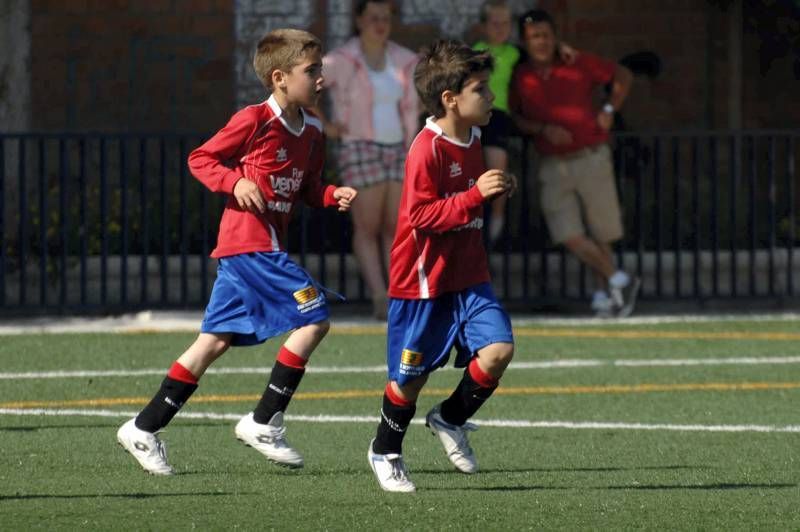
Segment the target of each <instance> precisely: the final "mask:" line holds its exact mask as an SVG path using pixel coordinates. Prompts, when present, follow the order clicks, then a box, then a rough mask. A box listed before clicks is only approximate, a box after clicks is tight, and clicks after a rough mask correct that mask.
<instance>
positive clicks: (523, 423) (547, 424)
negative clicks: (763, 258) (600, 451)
mask: <svg viewBox="0 0 800 532" xmlns="http://www.w3.org/2000/svg"><path fill="white" fill-rule="evenodd" d="M136 414H138V412H133V411H115V410H75V409H43V408H29V409H27V408H20V409H17V408H0V415H4V416H57V417H63V416H83V417H111V418H121V419H125V418H131V417H133V416H135V415H136ZM178 417H180V418H182V419H215V420H225V421H237V420H239V419H240V418H241V415H240V414H218V413H213V412H181V413H180V414H178ZM286 419H287V420H288V421H296V422H306V423H369V424H375V423H378V421H379V418H378V416H327V415H318V416H292V415H288V416H286ZM412 423H413V424H415V425H422V424H424V423H425V420H424V419H421V418H417V419H414V420H412ZM474 423H475V424H476V425H478V426H483V427H499V428H514V429H572V430H663V431H673V432H762V433H764V432H765V433H800V425H785V426H776V425H677V424H672V423H624V422H615V421H529V420H524V419H517V420H514V419H476V420H474Z"/></svg>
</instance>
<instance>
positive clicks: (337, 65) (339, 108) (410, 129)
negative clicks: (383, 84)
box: [322, 37, 419, 148]
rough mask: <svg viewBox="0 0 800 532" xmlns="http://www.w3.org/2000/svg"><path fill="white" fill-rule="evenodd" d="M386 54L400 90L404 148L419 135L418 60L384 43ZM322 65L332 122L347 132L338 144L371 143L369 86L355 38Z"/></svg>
mask: <svg viewBox="0 0 800 532" xmlns="http://www.w3.org/2000/svg"><path fill="white" fill-rule="evenodd" d="M386 50H387V54H388V56H389V62H390V63H391V64H392V67H393V68H394V69H396V70H397V73H398V77H399V79H400V84H401V85H402V86H403V96H402V98H400V105H399V109H398V112H399V114H400V122H401V124H402V127H403V138H404V139H405V146H406V148H408V147H409V146H411V142H412V141H413V140H414V137H415V136H416V134H417V133H418V131H419V102H418V97H417V91H416V89H415V88H414V67H416V66H417V61H418V60H419V57H417V55H416V54H415V53H414V52H412V51H411V50H409V49H408V48H404V47H402V46H400V45H399V44H396V43H394V42H392V41H389V42H387V43H386ZM322 64H323V71H322V74H323V76H324V77H325V86H326V87H328V88H329V89H330V96H331V103H332V104H333V106H332V109H331V113H332V115H333V121H334V122H338V123H340V124H345V125H346V128H347V131H346V132H345V133H344V134H343V135H342V140H345V141H348V140H373V139H374V136H375V133H374V131H373V127H372V84H371V83H370V81H369V73H368V71H367V63H366V61H365V60H364V55H363V53H362V51H361V44H360V43H359V39H358V37H352V38H351V39H350V40H348V41H347V42H346V43H344V44H343V45H342V46H340V47H339V48H336V49H335V50H333V51H331V52H330V53H328V54H327V55H326V56H325V57H324V58H323V59H322Z"/></svg>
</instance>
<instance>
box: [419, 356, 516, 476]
mask: <svg viewBox="0 0 800 532" xmlns="http://www.w3.org/2000/svg"><path fill="white" fill-rule="evenodd" d="M513 356H514V344H511V343H507V342H498V343H494V344H489V345H487V346H486V347H483V348H482V349H479V350H478V353H477V355H476V356H475V357H473V358H472V360H471V361H470V362H469V364H468V365H467V369H466V370H464V376H463V377H462V378H461V381H460V382H459V383H458V386H456V389H455V390H453V393H452V394H451V395H450V397H448V398H447V399H445V400H444V401H443V402H442V403H440V404H438V405H436V406H434V407H433V408H432V409H431V410H430V412H428V414H427V415H426V416H425V425H426V426H428V427H429V428H430V429H431V432H433V433H434V434H436V435H437V436H438V437H439V440H440V441H441V442H442V445H443V447H444V450H445V453H446V454H447V458H449V459H450V462H452V464H453V465H454V466H455V467H456V469H458V470H459V471H461V472H462V473H475V472H476V471H477V470H478V462H477V460H476V459H475V453H474V452H473V451H472V448H471V447H470V445H469V441H468V439H467V431H468V430H474V429H475V428H476V427H475V426H474V425H472V424H471V423H467V420H468V419H469V418H471V417H472V416H473V415H474V414H475V412H477V411H478V409H479V408H480V407H481V406H483V403H484V402H486V400H487V399H489V397H491V395H492V393H494V391H495V389H497V385H498V384H499V380H500V377H502V375H503V373H504V372H505V370H506V368H507V367H508V364H509V363H510V362H511V359H512V357H513Z"/></svg>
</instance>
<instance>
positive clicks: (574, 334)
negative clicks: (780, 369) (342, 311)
mask: <svg viewBox="0 0 800 532" xmlns="http://www.w3.org/2000/svg"><path fill="white" fill-rule="evenodd" d="M331 333H332V334H337V335H342V336H350V335H383V334H386V327H385V326H380V325H374V326H360V327H336V326H335V325H334V326H333V327H332V328H331ZM514 335H515V336H524V337H533V338H622V339H649V338H663V339H668V340H800V333H794V332H755V331H742V332H691V331H652V330H651V331H647V330H638V331H630V330H628V331H620V330H607V329H583V328H581V329H563V328H551V329H539V328H535V327H514Z"/></svg>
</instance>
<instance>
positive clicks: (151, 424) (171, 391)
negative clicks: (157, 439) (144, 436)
mask: <svg viewBox="0 0 800 532" xmlns="http://www.w3.org/2000/svg"><path fill="white" fill-rule="evenodd" d="M196 389H197V378H196V377H195V376H194V375H192V373H191V372H189V370H187V369H186V368H184V367H183V366H181V365H180V364H178V363H177V362H175V363H174V364H172V367H171V368H170V369H169V372H168V373H167V376H166V377H165V378H164V380H163V381H162V382H161V388H159V390H158V392H156V394H155V395H154V396H153V398H152V399H151V400H150V402H149V403H148V404H147V406H145V407H144V409H143V410H142V411H141V412H139V415H138V416H136V421H134V424H135V425H136V428H138V429H140V430H145V431H147V432H156V431H159V430H161V429H163V428H164V427H166V426H167V425H168V424H169V422H170V421H172V418H173V417H175V414H177V413H178V410H180V409H181V408H182V407H183V405H184V403H186V401H188V400H189V397H191V396H192V394H193V393H194V391H195V390H196Z"/></svg>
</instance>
